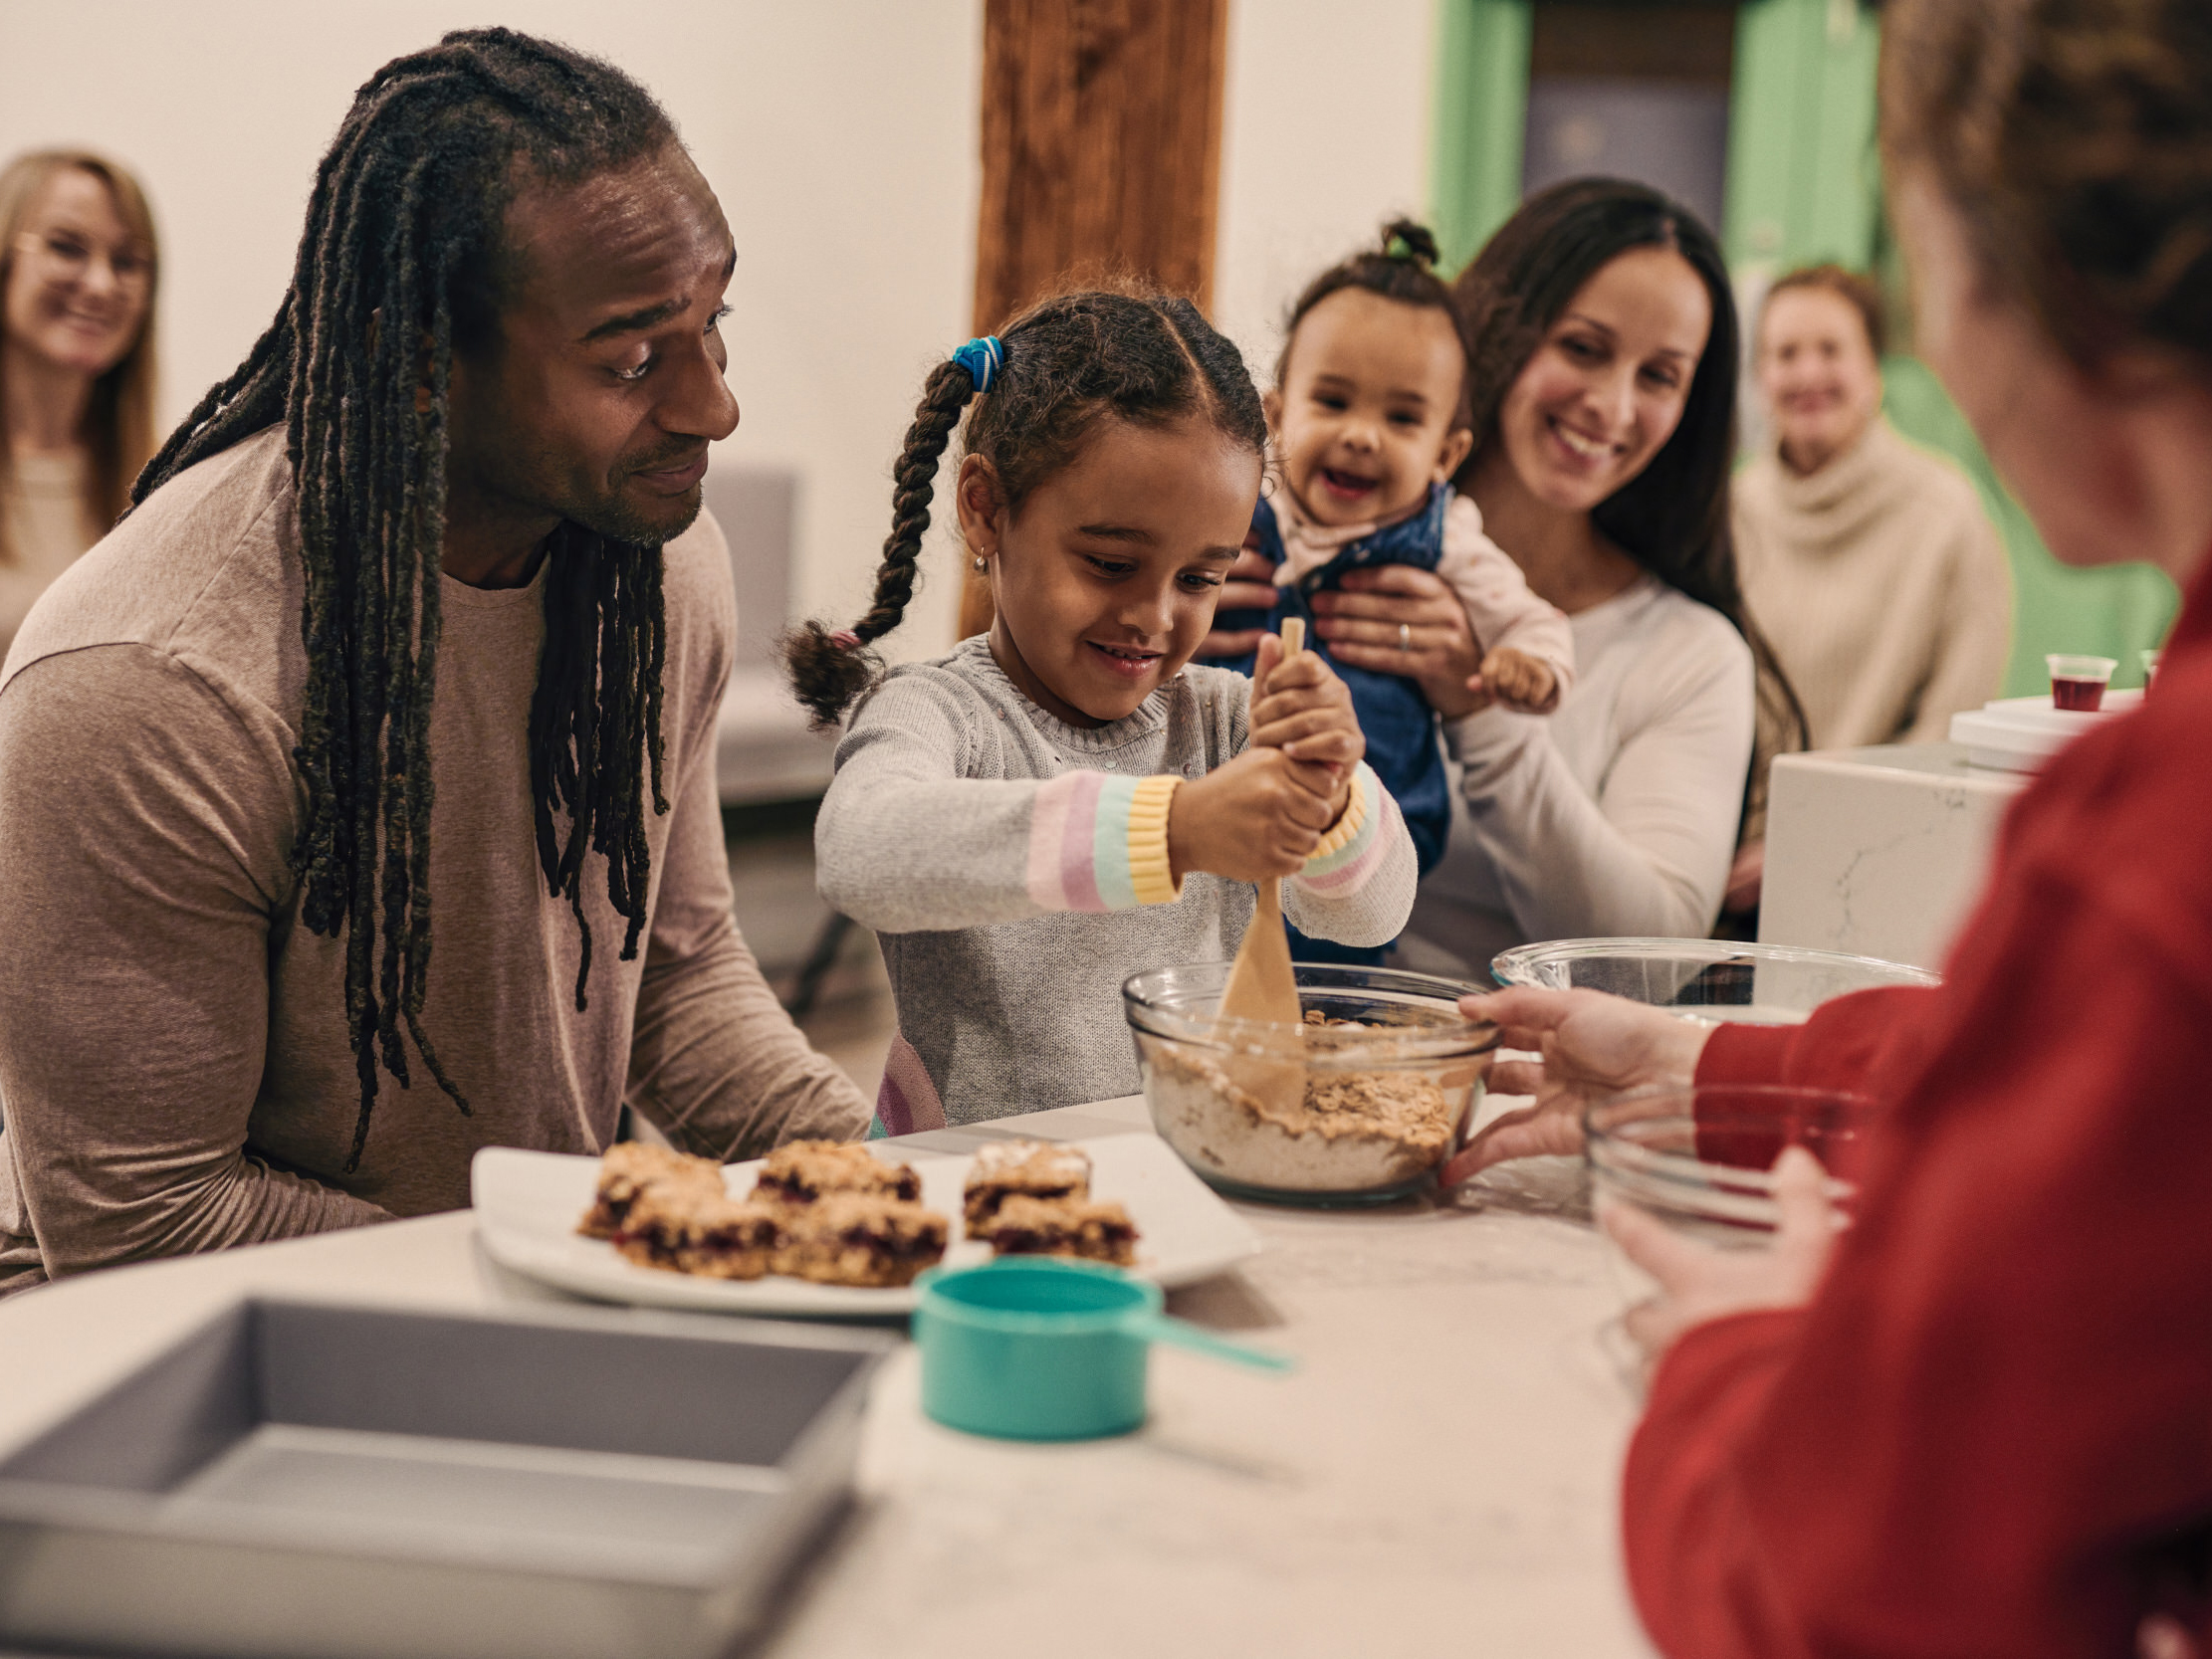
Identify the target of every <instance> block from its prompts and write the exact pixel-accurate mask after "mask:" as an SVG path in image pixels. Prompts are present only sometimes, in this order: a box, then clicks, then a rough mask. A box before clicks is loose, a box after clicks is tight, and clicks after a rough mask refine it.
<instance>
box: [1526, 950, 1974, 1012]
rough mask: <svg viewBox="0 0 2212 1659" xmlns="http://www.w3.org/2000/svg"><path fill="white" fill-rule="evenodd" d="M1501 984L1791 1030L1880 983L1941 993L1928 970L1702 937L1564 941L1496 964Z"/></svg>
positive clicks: (1934, 975) (1938, 978) (1936, 979)
mask: <svg viewBox="0 0 2212 1659" xmlns="http://www.w3.org/2000/svg"><path fill="white" fill-rule="evenodd" d="M1490 973H1491V976H1492V977H1493V978H1495V979H1496V980H1497V982H1498V983H1499V984H1501V985H1545V986H1549V987H1551V988H1553V989H1556V990H1572V989H1583V990H1595V991H1611V992H1612V993H1613V994H1614V995H1615V996H1625V997H1627V998H1628V999H1629V1000H1630V1001H1632V1002H1648V1003H1651V1004H1653V1005H1654V1006H1656V1007H1661V1008H1672V1009H1676V1010H1678V1011H1680V1012H1682V1013H1684V1014H1694V1015H1698V1016H1701V1017H1703V1018H1705V1019H1716V1020H1735V1021H1740V1022H1744V1023H1748V1024H1755V1025H1795V1024H1798V1023H1799V1022H1800V1021H1802V1020H1803V1019H1804V1018H1805V1017H1806V1015H1808V1014H1810V1013H1811V1012H1812V1011H1813V1010H1814V1009H1815V1008H1818V1007H1819V1006H1820V1005H1821V1004H1822V1003H1824V1002H1826V1001H1827V1000H1828V999H1829V998H1830V997H1835V996H1842V995H1844V994H1845V993H1846V992H1847V991H1863V990H1868V989H1871V988H1872V987H1874V986H1877V985H1940V984H1941V983H1942V982H1943V976H1942V975H1941V974H1939V973H1934V972H1931V971H1929V970H1928V969H1927V968H1924V967H1911V966H1908V965H1906V964H1905V963H1903V962H1885V961H1881V960H1880V959H1879V958H1877V957H1874V956H1849V955H1845V954H1844V953H1843V952H1841V951H1837V950H1811V949H1803V948H1800V947H1799V946H1797V945H1792V944H1738V943H1734V942H1732V941H1730V940H1727V939H1704V938H1563V939H1552V940H1550V941H1549V942H1547V943H1542V944H1522V945H1516V946H1515V947H1514V948H1512V949H1511V950H1501V951H1499V952H1498V954H1497V955H1495V956H1493V957H1492V958H1491V959H1490Z"/></svg>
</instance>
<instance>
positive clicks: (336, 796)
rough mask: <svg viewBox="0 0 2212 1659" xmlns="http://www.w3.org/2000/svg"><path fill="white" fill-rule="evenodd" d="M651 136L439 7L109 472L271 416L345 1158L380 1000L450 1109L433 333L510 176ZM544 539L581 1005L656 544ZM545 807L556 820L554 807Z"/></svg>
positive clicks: (639, 709)
mask: <svg viewBox="0 0 2212 1659" xmlns="http://www.w3.org/2000/svg"><path fill="white" fill-rule="evenodd" d="M674 137H675V129H674V127H673V126H672V124H671V123H670V121H669V119H668V116H667V115H666V114H665V113H664V112H663V111H662V109H661V108H660V106H659V105H658V104H655V103H654V102H653V100H652V97H651V96H650V95H649V94H648V93H646V91H645V90H644V89H643V88H642V87H640V86H638V85H637V84H636V83H635V82H634V81H631V80H630V79H629V78H628V77H627V76H625V75H623V74H622V73H621V72H620V71H619V70H616V69H615V68H613V66H611V65H609V64H606V63H603V62H601V61H600V60H598V59H595V58H590V57H586V56H584V55H583V54H581V53H578V52H573V51H570V50H569V49H567V48H566V47H562V46H556V45H554V44H553V43H551V42H548V41H541V40H535V39H533V38H532V37H530V36H528V35H522V34H517V33H515V32H513V31H512V30H507V29H469V30H457V31H455V32H454V33H452V34H449V35H447V36H446V37H445V38H444V39H443V40H442V41H440V42H439V43H438V45H437V46H435V47H433V48H431V49H430V50H429V51H426V52H418V53H413V54H411V55H409V56H407V57H404V58H396V59H394V60H393V61H392V62H390V63H388V64H386V65H385V66H384V67H383V68H382V69H380V70H378V71H377V72H376V74H375V75H374V76H373V77H371V78H370V80H369V81H368V83H367V85H365V86H364V87H362V88H361V90H360V91H359V92H358V93H357V94H356V95H355V96H354V99H353V105H352V108H351V109H350V110H349V111H348V112H347V114H346V117H345V121H344V124H343V125H341V126H340V127H339V129H338V135H337V139H336V141H335V142H334V143H332V146H331V149H330V152H329V153H328V154H327V155H325V156H324V158H323V163H322V166H321V169H320V170H319V172H318V174H317V176H316V182H315V192H314V195H313V196H312V197H311V199H310V201H309V205H308V220H307V228H306V231H305V233H304V234H303V235H302V237H301V239H300V252H299V256H298V261H297V263H296V265H295V267H294V270H293V278H292V286H291V288H290V289H289V290H288V291H287V293H286V294H285V297H284V303H283V304H282V306H280V307H279V309H278V311H277V319H276V321H275V322H273V323H272V324H271V325H270V327H269V329H268V331H267V332H266V333H264V334H263V335H262V336H261V338H260V339H259V340H258V341H257V342H256V343H255V345H254V348H253V351H252V353H251V354H250V355H249V356H248V357H247V358H246V360H245V362H244V363H242V364H240V365H239V367H238V370H237V372H235V373H234V374H232V375H231V376H230V377H229V378H228V379H227V380H224V381H223V382H222V383H221V384H219V385H217V386H215V387H214V388H213V389H212V390H210V391H209V392H208V394H207V395H206V396H205V397H204V398H202V399H201V400H200V403H199V406H198V407H197V408H195V409H194V410H193V411H192V413H191V414H190V415H188V416H186V417H185V420H184V423H183V424H182V425H181V426H179V427H178V428H177V430H176V431H175V432H174V433H173V434H172V435H171V436H170V438H169V441H168V442H167V444H165V445H164V446H163V447H162V450H161V453H160V454H159V455H157V456H155V457H154V459H153V460H152V462H151V463H150V464H149V465H148V466H147V467H146V470H145V471H144V473H142V474H141V475H140V476H139V478H138V482H137V484H136V485H135V486H134V487H133V488H132V491H131V502H132V504H133V505H134V506H135V505H136V504H138V503H140V502H143V501H144V500H145V499H146V498H147V497H148V496H150V495H151V494H152V493H153V492H154V491H155V490H157V489H159V488H160V487H161V486H162V485H163V484H165V483H166V482H168V480H170V479H171V478H174V477H175V476H176V475H177V474H178V473H180V472H182V471H183V470H184V469H185V468H187V467H190V466H191V465H193V464H194V463H195V462H198V461H202V460H205V459H206V458H207V457H209V456H211V455H214V454H216V453H218V452H219V451H222V450H225V449H228V448H230V447H231V446H232V445H234V444H236V443H238V442H240V441H241V440H242V439H244V438H246V437H248V436H250V435H251V434H253V433H256V432H259V431H262V430H264V429H265V428H267V427H270V426H273V425H275V424H276V423H277V422H278V421H283V422H284V423H285V434H286V449H287V451H288V453H289V454H290V456H291V458H292V464H293V468H294V475H295V493H296V497H297V503H298V510H299V524H300V542H301V552H302V556H303V558H304V560H305V563H306V570H307V600H306V604H305V606H304V607H303V610H302V615H301V622H300V626H301V633H302V637H303V638H304V640H305V642H306V646H307V662H308V678H307V696H306V703H305V708H304V711H303V715H302V720H301V726H300V743H299V746H298V747H297V748H295V749H294V750H293V758H294V760H295V761H296V762H297V763H298V765H299V767H300V771H301V774H302V777H303V778H304V780H305V782H306V786H307V813H306V817H305V819H304V820H303V822H302V824H301V828H300V834H299V839H298V841H297V842H296V843H295V844H294V846H293V849H292V873H293V876H294V879H295V880H296V881H299V882H300V883H302V884H303V891H302V901H301V916H302V919H303V920H304V921H305V923H306V924H307V926H308V927H309V928H310V929H311V930H313V931H314V932H316V933H324V934H328V935H330V936H331V937H333V938H334V937H336V936H337V934H338V933H339V931H340V929H344V930H345V931H346V955H345V1016H346V1021H347V1026H348V1031H349V1035H350V1039H351V1043H352V1051H353V1059H354V1066H355V1070H356V1072H357V1073H358V1075H359V1078H360V1091H361V1107H360V1116H359V1118H358V1119H357V1121H356V1122H355V1125H354V1130H353V1147H352V1155H351V1157H350V1158H349V1160H348V1161H347V1163H346V1168H347V1169H348V1170H351V1169H354V1168H357V1167H358V1166H359V1163H360V1159H361V1152H362V1149H363V1148H364V1147H365V1145H366V1144H367V1141H368V1124H369V1116H370V1113H371V1111H372V1110H373V1108H374V1106H375V1103H376V1092H377V1078H376V1071H377V1063H378V1061H379V1059H381V1061H382V1064H383V1069H384V1070H385V1071H387V1072H389V1073H390V1074H391V1076H392V1077H393V1078H394V1079H395V1080H396V1081H397V1082H398V1083H399V1085H400V1087H401V1088H405V1087H407V1084H408V1070H407V1055H406V1048H405V1044H404V1043H403V1041H402V1039H401V1036H400V1026H401V1023H402V1022H404V1024H405V1027H406V1032H407V1036H408V1037H410V1038H412V1039H413V1042H414V1045H415V1048H416V1050H417V1052H418V1053H419V1054H420V1055H421V1057H422V1063H423V1065H424V1066H425V1067H426V1068H427V1069H428V1070H429V1072H430V1075H431V1076H432V1077H433V1078H434V1079H436V1081H437V1084H438V1087H439V1088H440V1089H442V1090H444V1091H445V1093H446V1094H447V1095H448V1096H450V1097H451V1098H452V1100H453V1102H454V1104H455V1105H456V1106H458V1107H459V1108H460V1109H461V1111H462V1112H463V1113H464V1114H466V1113H467V1112H468V1110H469V1104H468V1099H467V1097H466V1096H464V1095H463V1094H462V1092H461V1090H460V1089H459V1088H458V1087H457V1086H456V1085H455V1083H454V1082H453V1080H452V1079H451V1078H450V1077H448V1076H447V1075H446V1072H445V1069H444V1067H443V1066H441V1065H440V1064H439V1062H438V1056H437V1051H436V1049H435V1048H434V1047H433V1046H432V1044H431V1042H430V1038H429V1035H428V1034H427V1033H426V1032H425V1031H424V1030H423V1028H422V1020H421V1017H422V1010H423V1004H424V999H425V997H426V995H427V994H428V988H429V970H430V883H429V875H430V809H431V779H430V709H431V701H432V696H433V693H434V691H435V689H436V676H437V658H438V571H439V566H440V559H441V556H442V553H443V549H444V539H445V499H446V443H447V427H446V406H447V392H448V388H449V384H450V380H451V376H452V369H453V357H454V352H455V350H456V348H458V349H460V350H462V351H463V352H473V351H474V350H476V349H478V348H480V347H482V346H484V345H486V344H488V343H489V342H490V341H491V340H492V339H493V338H494V337H495V335H496V330H497V329H498V327H499V308H500V298H501V293H502V288H503V281H504V276H505V273H504V270H503V261H504V239H503V226H504V222H505V217H506V212H507V208H508V206H509V204H510V203H511V202H512V201H513V199H514V196H515V192H516V189H517V187H518V185H520V184H524V183H535V184H545V185H552V186H555V187H562V186H571V185H574V184H577V183H580V182H581V181H582V180H584V179H586V178H589V177H592V176H595V175H597V174H599V173H601V172H604V171H606V170H608V169H610V168H614V167H620V166H623V165H626V164H628V163H631V162H634V161H636V160H639V159H641V158H643V157H645V156H648V155H651V154H653V153H655V152H657V151H658V150H659V149H660V148H661V147H662V146H663V145H665V144H667V143H670V142H672V141H673V140H674ZM425 370H427V384H425V379H424V375H425ZM424 394H427V395H424ZM548 557H549V559H550V561H551V562H550V567H549V569H548V571H547V585H546V599H545V610H546V643H545V647H544V653H543V656H542V657H541V660H540V663H539V671H538V690H537V694H536V696H535V698H534V699H533V701H532V704H531V713H530V754H531V781H532V788H533V793H534V795H535V799H536V809H537V824H538V853H539V861H540V864H541V866H542V867H543V869H544V871H545V875H546V881H547V885H548V887H549V889H550V890H551V891H552V892H553V894H554V895H556V896H559V897H564V898H566V899H567V901H568V904H569V908H570V909H571V910H572V911H573V913H574V915H575V918H576V924H577V926H578V928H580V929H581V930H582V960H581V964H580V966H579V968H578V970H577V974H576V988H575V997H576V1007H577V1008H578V1009H579V1010H580V1009H582V1008H583V1007H584V1005H585V999H584V983H585V980H586V979H587V978H588V977H589V975H590V971H591V930H590V926H589V924H588V923H587V922H586V921H585V920H584V914H583V889H582V872H583V864H584V858H585V854H586V849H588V850H589V851H592V852H597V853H599V854H600V855H602V856H603V857H604V858H605V860H606V863H607V897H608V899H609V900H611V901H612V903H613V906H614V909H615V912H616V914H618V915H620V916H622V917H625V918H627V919H628V923H629V929H628V933H627V934H626V936H625V937H624V939H623V943H622V956H623V958H624V959H625V960H627V959H629V958H631V957H633V956H635V955H636V953H637V941H638V935H639V933H640V931H641V930H642V928H643V927H644V921H645V900H646V884H647V877H648V874H649V869H648V866H649V863H650V855H649V853H648V851H647V847H646V840H645V828H644V793H645V791H644V783H645V775H644V774H645V770H646V767H647V765H648V764H649V765H650V769H651V783H652V802H653V810H654V811H655V812H656V813H663V812H666V811H667V810H668V803H667V801H666V800H664V799H663V798H662V794H661V732H660V717H661V669H662V666H663V660H664V654H665V640H664V637H663V616H662V601H661V559H660V550H659V548H658V547H652V546H640V545H636V544H632V543H629V542H624V541H620V540H616V539H614V538H612V537H609V536H604V535H601V534H599V533H598V532H596V531H593V530H591V529H588V528H586V527H584V526H582V525H580V524H576V523H573V522H564V523H563V524H562V525H561V526H560V528H559V529H558V530H557V531H556V532H555V534H554V536H553V542H552V544H551V546H550V547H549V549H548ZM379 751H381V752H380V753H379ZM562 812H565V814H566V815H567V819H568V827H567V836H566V839H565V841H563V840H562V838H561V836H560V835H559V833H558V831H557V829H556V827H555V823H554V817H555V814H556V813H562ZM379 831H380V832H381V833H380V835H379ZM379 913H380V915H379ZM379 921H380V922H381V933H382V943H383V950H382V956H381V960H380V961H379V962H377V963H376V964H375V967H376V972H375V974H374V979H375V983H374V984H373V986H372V985H371V983H370V980H371V972H370V969H371V956H372V953H373V950H374V945H375V941H376V938H377V933H378V924H379Z"/></svg>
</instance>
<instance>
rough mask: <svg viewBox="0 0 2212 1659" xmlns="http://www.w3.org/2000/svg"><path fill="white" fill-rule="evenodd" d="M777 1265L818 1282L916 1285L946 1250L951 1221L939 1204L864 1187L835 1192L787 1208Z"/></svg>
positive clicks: (782, 1219) (782, 1217) (780, 1269)
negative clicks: (937, 1208)
mask: <svg viewBox="0 0 2212 1659" xmlns="http://www.w3.org/2000/svg"><path fill="white" fill-rule="evenodd" d="M778 1225H779V1228H780V1238H779V1240H778V1242H777V1244H776V1247H775V1261H774V1268H775V1271H776V1272H777V1273H787V1274H790V1275H791V1276H792V1277H793V1278H797V1279H810V1280H812V1281H813V1282H814V1283H815V1284H818V1285H863V1286H895V1285H911V1284H912V1283H913V1282H914V1276H915V1275H916V1274H918V1273H920V1272H921V1271H922V1270H923V1269H924V1268H926V1267H934V1266H935V1265H936V1264H937V1263H938V1262H939V1261H941V1260H943V1258H944V1255H945V1240H946V1235H947V1233H948V1231H949V1224H948V1223H947V1221H946V1219H945V1217H943V1216H942V1215H939V1214H938V1213H937V1212H936V1211H935V1210H927V1209H924V1208H923V1207H922V1206H921V1205H920V1204H909V1203H901V1202H900V1201H899V1200H897V1199H895V1198H885V1197H881V1196H877V1195H874V1194H870V1193H861V1192H831V1193H826V1194H824V1195H823V1196H822V1197H821V1198H820V1199H819V1200H818V1201H816V1202H814V1203H811V1204H807V1205H804V1206H801V1207H790V1208H786V1209H784V1210H783V1211H782V1212H781V1214H780V1217H779V1220H778Z"/></svg>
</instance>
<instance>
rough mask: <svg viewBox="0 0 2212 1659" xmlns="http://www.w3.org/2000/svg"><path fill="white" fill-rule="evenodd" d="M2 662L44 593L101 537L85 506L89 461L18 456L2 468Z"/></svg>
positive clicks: (59, 456)
mask: <svg viewBox="0 0 2212 1659" xmlns="http://www.w3.org/2000/svg"><path fill="white" fill-rule="evenodd" d="M0 519H4V523H0V529H4V530H5V534H4V536H0V662H4V661H6V660H7V655H8V645H9V642H10V641H12V640H13V639H14V638H15V631H16V630H17V629H18V628H20V627H22V626H23V619H24V618H25V617H26V616H28V615H30V614H31V607H32V606H33V605H34V604H36V603H37V602H38V597H39V595H40V594H42V593H44V592H45V591H46V590H47V588H48V587H50V586H51V585H53V581H54V578H55V577H56V576H59V575H60V574H61V573H62V572H63V571H64V570H67V569H68V568H69V567H70V566H71V565H72V564H75V563H76V562H77V559H78V556H79V555H80V554H81V553H83V552H84V551H85V549H86V548H87V547H90V546H91V545H92V544H93V543H94V542H95V541H96V540H98V539H99V533H98V531H97V530H96V528H95V527H94V524H93V518H92V515H91V514H90V513H88V512H87V511H86V509H85V462H84V459H83V458H82V457H81V456H75V455H18V456H16V457H14V458H13V460H12V462H11V463H10V464H9V465H8V466H6V467H4V468H0Z"/></svg>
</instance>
